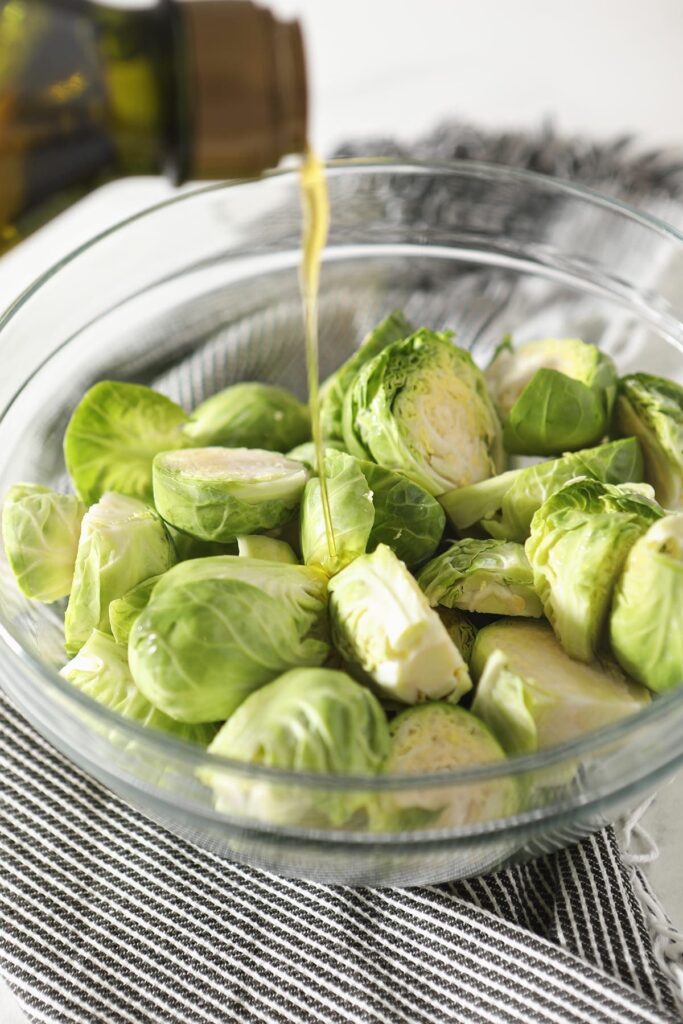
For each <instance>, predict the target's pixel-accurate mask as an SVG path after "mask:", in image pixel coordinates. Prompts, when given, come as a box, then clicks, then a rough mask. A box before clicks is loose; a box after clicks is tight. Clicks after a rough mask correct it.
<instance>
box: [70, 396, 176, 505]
mask: <svg viewBox="0 0 683 1024" xmlns="http://www.w3.org/2000/svg"><path fill="white" fill-rule="evenodd" d="M187 420H188V417H187V415H186V413H185V412H184V411H183V410H182V409H181V408H180V406H179V405H176V404H175V402H172V401H171V400H170V398H166V396H165V395H160V394H159V393H158V392H157V391H153V390H152V389H151V388H146V387H144V386H143V385H142V384H125V383H123V382H121V381H108V380H105V381H100V383H99V384H95V385H94V386H93V387H91V388H90V390H89V391H86V393H85V395H84V396H83V398H82V399H81V401H80V402H79V404H78V405H77V406H76V408H75V410H74V412H73V415H72V417H71V419H70V420H69V425H68V427H67V428H66V434H65V435H64V458H65V460H66V468H67V469H68V471H69V476H70V477H71V480H72V482H73V485H74V489H75V491H76V493H77V494H78V495H79V497H80V498H81V499H82V500H83V501H84V502H85V504H86V505H92V504H93V502H96V501H98V500H99V499H100V498H101V497H102V495H103V494H104V493H105V491H116V492H117V493H119V494H125V495H128V496H129V497H132V498H141V499H142V500H144V501H151V500H152V460H153V458H154V456H155V455H156V454H157V452H163V451H168V450H170V449H172V448H182V447H183V445H185V444H187V441H186V440H185V438H184V436H183V432H182V428H183V426H184V425H185V424H186V423H187Z"/></svg>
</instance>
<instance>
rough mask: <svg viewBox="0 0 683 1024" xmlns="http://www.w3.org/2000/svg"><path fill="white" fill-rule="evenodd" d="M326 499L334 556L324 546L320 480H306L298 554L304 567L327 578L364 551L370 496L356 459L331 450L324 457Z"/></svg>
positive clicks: (370, 519) (370, 515)
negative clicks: (315, 567)
mask: <svg viewBox="0 0 683 1024" xmlns="http://www.w3.org/2000/svg"><path fill="white" fill-rule="evenodd" d="M325 470H326V479H327V495H328V500H329V504H330V516H331V519H332V526H333V529H334V539H335V546H336V555H334V556H333V555H331V554H330V551H329V547H328V543H327V533H326V530H325V518H324V515H323V505H322V496H321V491H320V480H318V479H317V478H315V479H313V480H309V481H308V483H307V484H306V489H305V491H304V496H303V501H302V503H301V551H302V553H303V558H304V562H305V563H306V565H318V566H320V568H321V569H323V570H324V571H325V572H326V573H327V574H328V576H333V575H334V574H335V573H337V572H339V570H340V569H343V568H344V566H345V565H348V564H349V562H352V561H353V560H354V558H357V557H358V555H362V554H363V553H364V552H365V549H366V547H367V543H368V538H369V536H370V531H371V530H372V524H373V522H374V519H375V510H374V508H373V503H372V492H371V491H370V489H369V487H368V482H367V480H366V479H365V477H364V475H363V473H362V472H361V469H360V467H359V465H358V462H357V461H356V459H354V458H352V457H351V456H350V455H346V454H345V453H344V452H336V451H332V450H331V449H330V450H328V451H327V452H326V453H325Z"/></svg>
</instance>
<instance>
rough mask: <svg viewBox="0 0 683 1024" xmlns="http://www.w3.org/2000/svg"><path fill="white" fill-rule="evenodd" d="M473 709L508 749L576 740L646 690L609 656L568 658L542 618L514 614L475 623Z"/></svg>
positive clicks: (631, 706)
mask: <svg viewBox="0 0 683 1024" xmlns="http://www.w3.org/2000/svg"><path fill="white" fill-rule="evenodd" d="M471 667H472V674H473V676H474V678H475V679H476V680H478V682H477V686H476V690H475V697H474V703H473V705H472V710H473V711H474V713H475V714H476V715H478V716H479V717H480V718H481V719H483V720H484V721H485V722H486V723H487V724H488V725H489V727H490V728H491V730H492V731H493V732H494V733H495V735H496V736H497V737H498V739H499V741H500V743H501V744H502V746H503V747H504V748H505V750H506V751H507V752H508V754H529V753H533V752H534V751H535V750H539V749H544V748H546V747H552V746H555V745H556V744H558V743H565V742H567V741H569V740H572V739H576V737H577V736H581V735H583V734H584V733H586V732H590V731H591V730H592V729H599V728H601V727H602V726H604V725H609V723H610V722H615V721H617V720H618V719H620V718H624V717H626V716H627V715H632V714H634V713H635V712H636V711H639V710H641V708H643V707H644V706H645V705H647V704H648V702H649V699H650V698H649V695H648V692H647V690H645V689H644V688H643V687H642V686H638V685H637V684H636V683H634V682H632V681H631V680H630V679H628V678H627V677H626V676H625V675H624V674H623V673H622V672H621V671H620V670H619V668H618V667H617V666H616V665H615V664H614V663H613V662H609V661H601V662H598V661H594V662H591V663H590V664H584V663H582V662H578V661H574V660H573V659H572V658H570V657H569V655H568V654H566V653H565V651H563V650H562V648H561V647H560V645H559V643H558V642H557V640H556V639H555V636H554V635H553V631H552V629H551V628H550V627H549V626H548V625H547V624H546V623H543V622H530V621H528V620H520V619H512V620H501V621H500V622H494V623H492V624H491V625H490V626H486V627H485V628H484V629H480V630H479V633H478V634H477V640H476V643H475V645H474V651H473V654H472V661H471Z"/></svg>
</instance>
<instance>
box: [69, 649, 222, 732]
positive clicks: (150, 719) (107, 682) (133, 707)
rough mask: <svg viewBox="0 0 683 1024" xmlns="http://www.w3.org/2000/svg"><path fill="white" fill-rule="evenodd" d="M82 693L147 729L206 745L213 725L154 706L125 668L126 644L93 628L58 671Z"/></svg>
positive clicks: (126, 663)
mask: <svg viewBox="0 0 683 1024" xmlns="http://www.w3.org/2000/svg"><path fill="white" fill-rule="evenodd" d="M59 674H60V675H61V676H64V678H65V679H67V680H68V681H69V682H70V683H73V685H74V686H75V687H76V688H77V689H79V690H80V691H81V692H82V693H87V695H88V696H89V697H92V698H93V699H94V700H96V701H98V703H100V704H104V705H105V706H106V707H108V708H110V709H111V710H112V711H117V712H118V713H119V714H120V715H123V717H124V718H130V719H132V720H133V721H135V722H139V723H140V725H145V726H148V727H149V728H150V729H158V730H160V731H161V732H165V733H168V734H169V735H171V736H175V737H176V739H182V740H187V741H188V742H189V743H197V744H199V745H200V746H202V747H206V746H207V745H208V744H209V743H210V742H211V740H212V739H213V737H214V736H215V735H216V730H217V726H215V725H186V724H184V723H182V722H176V721H175V720H174V719H173V718H169V717H168V715H165V714H164V713H163V712H162V711H159V710H158V709H157V708H155V707H154V706H153V705H152V704H150V702H149V701H148V700H147V698H146V697H143V695H142V694H141V693H140V691H139V690H138V688H137V686H136V685H135V682H134V681H133V677H132V675H131V674H130V669H129V668H128V657H127V650H126V647H124V646H122V645H121V644H117V643H116V641H115V640H114V639H113V638H112V637H111V636H109V635H108V634H107V633H101V632H100V631H99V630H97V629H94V630H93V631H92V633H91V634H90V636H89V638H88V639H87V640H86V642H85V643H84V644H83V646H82V647H81V649H80V651H79V652H78V654H77V655H76V657H75V658H72V659H71V661H70V662H69V663H68V664H67V665H65V666H64V668H63V669H61V670H60V673H59Z"/></svg>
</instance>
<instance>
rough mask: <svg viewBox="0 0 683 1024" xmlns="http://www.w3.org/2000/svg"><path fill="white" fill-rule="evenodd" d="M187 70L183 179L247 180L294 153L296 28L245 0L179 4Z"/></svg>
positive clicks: (299, 138) (302, 106) (299, 87)
mask: <svg viewBox="0 0 683 1024" xmlns="http://www.w3.org/2000/svg"><path fill="white" fill-rule="evenodd" d="M177 9H178V12H179V16H180V19H181V35H182V38H183V39H184V47H185V61H186V67H187V79H186V81H187V89H188V95H187V96H186V98H185V105H186V109H187V111H188V115H189V139H188V144H187V162H186V167H185V168H184V169H183V170H182V172H181V177H182V178H183V179H193V178H194V179H197V178H202V179H207V178H208V179H211V178H219V179H222V178H229V177H247V176H251V175H254V174H259V173H260V172H261V171H264V170H266V169H267V168H270V167H275V166H276V165H277V164H278V163H279V161H280V160H281V159H282V157H283V156H285V155H287V154H289V153H301V152H303V151H304V149H305V147H306V136H307V86H306V65H305V60H304V47H303V39H302V33H301V26H300V24H299V22H298V21H280V20H279V19H277V18H275V17H274V15H273V14H272V13H271V12H270V11H269V10H268V9H267V8H265V7H261V6H259V5H258V4H255V3H252V2H250V0H183V2H181V3H178V7H177Z"/></svg>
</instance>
